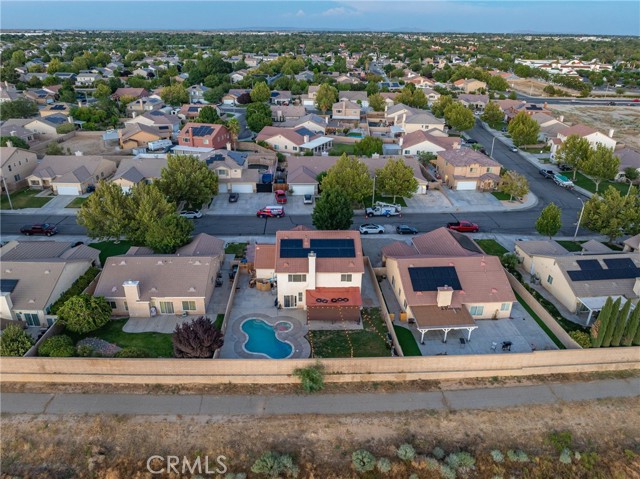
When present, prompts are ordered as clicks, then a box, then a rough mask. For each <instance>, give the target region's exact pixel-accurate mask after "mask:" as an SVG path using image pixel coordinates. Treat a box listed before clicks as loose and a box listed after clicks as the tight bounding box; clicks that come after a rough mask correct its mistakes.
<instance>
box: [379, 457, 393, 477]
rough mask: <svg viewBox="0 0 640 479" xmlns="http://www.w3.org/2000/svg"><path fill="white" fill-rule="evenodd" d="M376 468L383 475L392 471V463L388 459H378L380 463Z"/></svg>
mask: <svg viewBox="0 0 640 479" xmlns="http://www.w3.org/2000/svg"><path fill="white" fill-rule="evenodd" d="M376 468H377V469H378V471H380V472H381V473H383V474H386V473H387V472H390V471H391V461H390V460H389V459H387V458H386V457H381V458H380V459H378V463H377V464H376Z"/></svg>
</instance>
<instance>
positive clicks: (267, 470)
mask: <svg viewBox="0 0 640 479" xmlns="http://www.w3.org/2000/svg"><path fill="white" fill-rule="evenodd" d="M251 472H255V473H256V474H264V475H265V476H267V477H269V478H273V479H275V478H280V477H294V478H295V477H298V474H299V469H298V466H296V465H295V464H294V463H293V459H292V458H291V456H289V455H287V454H278V453H277V452H271V451H269V452H265V453H264V454H263V455H262V456H260V457H259V458H258V459H257V460H256V462H254V463H253V466H251Z"/></svg>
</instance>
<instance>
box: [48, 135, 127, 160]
mask: <svg viewBox="0 0 640 479" xmlns="http://www.w3.org/2000/svg"><path fill="white" fill-rule="evenodd" d="M102 133H103V132H95V133H94V132H85V133H81V134H79V135H76V136H74V137H73V138H70V139H68V140H67V141H64V142H62V143H60V146H61V147H62V148H64V150H65V151H66V150H67V148H69V149H70V150H71V154H75V152H76V151H81V152H82V154H83V155H118V154H119V152H117V151H116V150H115V145H113V146H105V144H104V142H103V141H102Z"/></svg>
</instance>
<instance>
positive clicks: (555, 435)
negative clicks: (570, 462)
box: [545, 431, 573, 453]
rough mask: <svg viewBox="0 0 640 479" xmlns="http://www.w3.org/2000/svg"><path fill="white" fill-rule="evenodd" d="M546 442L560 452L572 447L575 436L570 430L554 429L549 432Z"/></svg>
mask: <svg viewBox="0 0 640 479" xmlns="http://www.w3.org/2000/svg"><path fill="white" fill-rule="evenodd" d="M545 442H547V444H549V445H551V446H552V447H553V448H554V449H555V450H556V452H558V453H560V452H562V451H564V450H565V449H567V448H569V447H571V443H572V442H573V436H572V435H571V433H570V432H569V431H553V432H551V433H549V435H548V436H547V438H546V441H545Z"/></svg>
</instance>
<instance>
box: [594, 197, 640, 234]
mask: <svg viewBox="0 0 640 479" xmlns="http://www.w3.org/2000/svg"><path fill="white" fill-rule="evenodd" d="M583 224H584V225H585V226H586V227H587V228H589V229H590V230H592V231H596V232H598V233H600V234H603V235H605V236H608V237H609V241H613V240H615V239H616V238H619V237H620V236H623V235H625V234H629V235H635V234H638V233H640V197H638V190H637V188H635V187H632V188H631V190H630V193H629V194H628V195H626V196H623V195H622V194H621V193H620V191H619V190H617V189H616V188H614V187H613V186H610V187H609V188H607V190H606V191H605V192H604V194H603V195H602V196H598V195H594V196H592V197H591V198H590V199H589V201H587V202H586V203H585V206H584V214H583Z"/></svg>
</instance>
